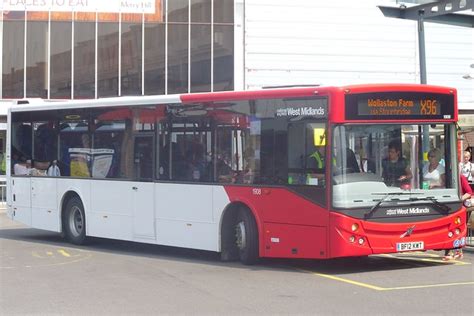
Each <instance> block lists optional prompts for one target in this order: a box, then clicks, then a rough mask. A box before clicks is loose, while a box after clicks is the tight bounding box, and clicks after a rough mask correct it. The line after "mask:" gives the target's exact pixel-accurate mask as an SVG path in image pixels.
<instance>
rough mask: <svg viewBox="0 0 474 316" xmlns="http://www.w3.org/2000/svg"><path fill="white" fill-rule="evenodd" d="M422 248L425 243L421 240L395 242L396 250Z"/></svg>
mask: <svg viewBox="0 0 474 316" xmlns="http://www.w3.org/2000/svg"><path fill="white" fill-rule="evenodd" d="M424 248H425V243H424V242H422V241H412V242H399V243H397V251H412V250H423V249H424Z"/></svg>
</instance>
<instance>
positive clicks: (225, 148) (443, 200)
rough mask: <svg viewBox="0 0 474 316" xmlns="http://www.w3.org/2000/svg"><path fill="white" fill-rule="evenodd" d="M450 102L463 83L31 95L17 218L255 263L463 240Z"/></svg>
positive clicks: (14, 117) (78, 239)
mask: <svg viewBox="0 0 474 316" xmlns="http://www.w3.org/2000/svg"><path fill="white" fill-rule="evenodd" d="M456 102H457V101H456V90H455V89H452V88H447V87H438V86H429V85H414V84H413V85H407V84H378V85H354V86H343V87H319V86H314V87H299V88H298V87H293V88H278V89H263V90H258V91H235V92H234V91H233V92H218V93H199V94H183V95H167V96H140V97H118V98H110V99H98V100H81V101H65V102H62V101H61V102H37V104H34V102H30V103H28V102H26V101H21V102H18V103H19V104H17V105H13V106H12V107H11V109H10V111H9V114H8V121H9V124H8V133H9V135H10V137H9V139H8V142H7V151H8V154H7V158H8V160H7V170H8V201H7V203H8V214H9V216H10V217H11V218H12V219H14V220H16V221H19V222H22V223H24V224H26V225H29V226H31V227H34V228H39V229H45V230H49V231H55V232H61V233H63V234H64V235H65V237H66V238H67V239H68V240H69V241H70V242H72V243H75V244H82V243H83V242H85V241H86V239H87V238H88V237H105V238H113V239H121V240H129V241H135V242H144V243H151V244H160V245H169V246H175V247H186V248H194V249H203V250H210V251H216V252H220V253H221V257H222V258H223V259H224V260H232V259H240V260H241V261H242V262H243V263H246V264H251V263H254V262H255V261H256V260H257V259H258V258H259V257H280V258H281V257H283V258H313V259H326V258H335V257H346V256H366V255H371V254H382V253H396V252H403V251H412V250H430V249H447V248H453V247H461V246H463V245H464V244H465V238H464V236H465V234H466V225H465V224H466V223H465V220H466V218H465V210H464V208H463V207H462V203H461V201H460V195H459V185H458V182H459V181H458V170H457V167H456V166H457V163H456V162H457V155H456V127H455V123H456V120H457V107H456ZM20 103H22V104H20ZM394 144H396V146H395V147H394ZM394 148H395V149H396V150H395V151H394ZM434 148H436V149H434ZM390 151H392V152H394V154H392V155H395V157H396V161H399V162H400V163H401V164H402V166H403V168H402V170H403V171H404V172H406V175H404V176H403V177H402V178H406V179H405V180H401V178H400V179H398V176H397V179H396V181H393V179H392V178H393V177H392V176H393V173H394V172H396V171H397V170H398V171H400V170H399V169H400V168H398V169H397V167H393V168H392V169H390V168H389V165H388V161H389V160H390V161H391V162H396V161H395V160H394V159H393V156H390V155H389V154H388V152H390ZM428 153H429V154H428ZM432 156H433V157H435V156H436V157H435V158H433V159H431V157H432ZM28 160H32V166H30V164H27V163H26V161H28ZM430 163H437V164H436V165H435V167H436V168H433V167H432V165H430ZM48 165H51V166H50V167H49V169H48V170H46V168H47V167H48ZM16 167H17V168H16ZM385 169H390V170H391V173H392V175H391V176H389V175H387V174H389V173H390V172H389V171H387V170H385ZM25 170H26V171H25ZM433 170H435V171H436V172H435V176H436V174H437V176H438V178H437V181H438V182H436V185H432V183H434V182H432V181H433V177H434V178H436V177H435V176H432V175H431V176H430V175H429V173H431V172H432V171H433ZM14 171H17V173H19V174H13V173H14ZM391 177H392V178H391ZM435 180H436V179H435Z"/></svg>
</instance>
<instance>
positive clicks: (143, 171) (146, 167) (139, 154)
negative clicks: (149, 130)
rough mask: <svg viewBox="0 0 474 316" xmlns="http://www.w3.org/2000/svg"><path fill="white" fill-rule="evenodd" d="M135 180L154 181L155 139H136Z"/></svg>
mask: <svg viewBox="0 0 474 316" xmlns="http://www.w3.org/2000/svg"><path fill="white" fill-rule="evenodd" d="M134 165H135V179H137V180H145V181H151V180H152V179H153V137H152V136H146V137H142V136H141V137H136V138H135V149H134Z"/></svg>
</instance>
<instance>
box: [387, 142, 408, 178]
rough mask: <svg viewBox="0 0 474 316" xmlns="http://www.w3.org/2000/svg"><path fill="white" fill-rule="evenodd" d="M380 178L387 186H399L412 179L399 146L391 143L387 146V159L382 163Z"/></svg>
mask: <svg viewBox="0 0 474 316" xmlns="http://www.w3.org/2000/svg"><path fill="white" fill-rule="evenodd" d="M382 168H383V172H382V178H383V179H384V182H385V184H386V185H388V186H397V187H399V186H401V185H402V184H403V183H407V182H408V181H409V180H410V179H411V178H412V173H411V170H410V166H409V164H408V161H407V160H406V159H405V158H403V157H402V156H401V148H400V145H399V144H398V143H397V142H395V141H392V142H390V144H388V158H386V159H384V160H383V161H382Z"/></svg>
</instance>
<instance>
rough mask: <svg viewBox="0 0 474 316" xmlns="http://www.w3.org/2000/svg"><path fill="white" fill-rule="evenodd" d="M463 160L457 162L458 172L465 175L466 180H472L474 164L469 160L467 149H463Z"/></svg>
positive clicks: (469, 155)
mask: <svg viewBox="0 0 474 316" xmlns="http://www.w3.org/2000/svg"><path fill="white" fill-rule="evenodd" d="M463 157H464V159H463V161H462V162H460V163H459V172H460V173H461V174H462V175H463V176H465V177H466V179H467V181H469V182H472V180H473V176H472V174H473V173H474V168H473V167H474V166H473V163H472V162H471V161H470V160H471V153H470V152H469V151H467V150H466V151H465V152H464V153H463Z"/></svg>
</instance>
